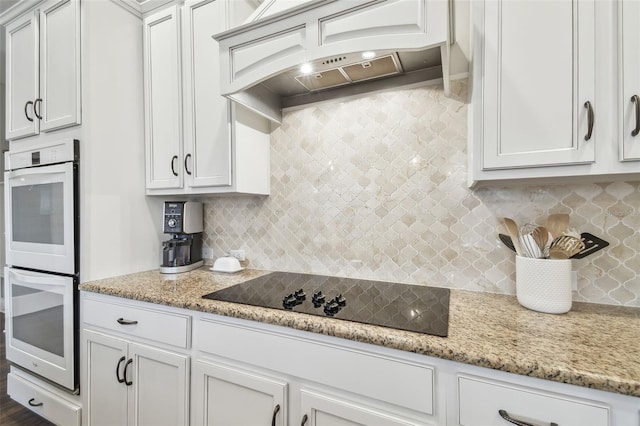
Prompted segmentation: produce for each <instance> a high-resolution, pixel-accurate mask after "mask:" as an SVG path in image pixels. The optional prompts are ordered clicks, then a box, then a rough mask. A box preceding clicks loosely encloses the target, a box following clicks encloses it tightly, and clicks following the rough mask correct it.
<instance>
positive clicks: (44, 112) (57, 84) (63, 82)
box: [36, 0, 80, 132]
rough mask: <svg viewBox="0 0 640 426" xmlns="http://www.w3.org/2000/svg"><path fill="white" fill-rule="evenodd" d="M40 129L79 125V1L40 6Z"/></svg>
mask: <svg viewBox="0 0 640 426" xmlns="http://www.w3.org/2000/svg"><path fill="white" fill-rule="evenodd" d="M36 112H37V113H38V116H39V117H41V118H40V130H42V131H45V132H46V131H48V130H54V129H59V128H62V127H68V126H73V125H75V124H80V1H79V0H49V1H47V2H46V3H44V4H43V5H42V7H41V8H40V100H39V101H38V102H37V103H36Z"/></svg>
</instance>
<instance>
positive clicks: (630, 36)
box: [618, 0, 640, 161]
mask: <svg viewBox="0 0 640 426" xmlns="http://www.w3.org/2000/svg"><path fill="white" fill-rule="evenodd" d="M618 4H619V19H618V22H619V25H620V30H619V34H620V39H619V43H620V45H619V52H620V115H621V117H620V144H621V145H620V148H621V149H620V160H621V161H628V160H640V26H638V22H640V2H637V1H633V0H625V1H620V2H619V3H618Z"/></svg>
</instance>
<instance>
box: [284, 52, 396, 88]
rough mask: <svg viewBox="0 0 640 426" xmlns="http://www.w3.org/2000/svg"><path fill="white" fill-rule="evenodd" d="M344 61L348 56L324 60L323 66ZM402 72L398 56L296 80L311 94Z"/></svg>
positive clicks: (303, 76) (371, 60)
mask: <svg viewBox="0 0 640 426" xmlns="http://www.w3.org/2000/svg"><path fill="white" fill-rule="evenodd" d="M344 60H346V56H342V57H340V58H338V59H330V60H324V61H323V62H322V65H325V66H326V65H335V64H336V63H339V62H341V61H344ZM401 72H402V67H401V66H400V61H399V60H398V58H397V56H395V55H387V56H383V57H380V58H376V59H370V60H366V61H362V62H358V63H355V64H353V63H352V64H350V65H344V66H341V67H337V68H331V69H328V70H325V71H318V72H311V73H309V74H302V75H298V76H296V77H295V79H296V80H297V81H298V83H300V84H302V85H303V86H304V87H305V88H306V89H307V90H309V91H310V92H315V91H318V90H324V89H330V88H333V87H338V86H343V85H345V84H349V83H357V82H360V81H365V80H372V79H375V78H382V77H388V76H391V75H394V74H399V73H401Z"/></svg>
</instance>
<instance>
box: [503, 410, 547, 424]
mask: <svg viewBox="0 0 640 426" xmlns="http://www.w3.org/2000/svg"><path fill="white" fill-rule="evenodd" d="M498 414H500V417H502V418H503V419H505V420H506V421H508V422H509V423H513V424H514V425H517V426H535V425H532V424H531V423H527V422H523V421H522V420H518V419H514V418H513V417H511V416H510V415H509V413H507V412H506V411H505V410H498ZM549 426H558V424H557V423H553V422H551V423H549Z"/></svg>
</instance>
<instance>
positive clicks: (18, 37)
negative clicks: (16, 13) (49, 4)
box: [5, 14, 40, 139]
mask: <svg viewBox="0 0 640 426" xmlns="http://www.w3.org/2000/svg"><path fill="white" fill-rule="evenodd" d="M6 31H7V33H6V40H7V42H6V43H7V44H6V55H7V57H6V61H7V62H6V66H7V74H6V78H7V81H6V90H7V93H6V123H5V125H6V138H7V139H14V138H19V137H23V136H29V135H35V134H36V133H37V132H38V129H39V128H40V127H39V125H38V120H37V119H34V117H35V116H34V113H33V112H34V110H33V104H34V102H35V100H36V99H37V98H38V16H37V15H35V14H28V15H25V16H23V17H22V18H19V19H17V20H16V21H14V22H13V23H12V24H11V25H8V26H7V28H6Z"/></svg>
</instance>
